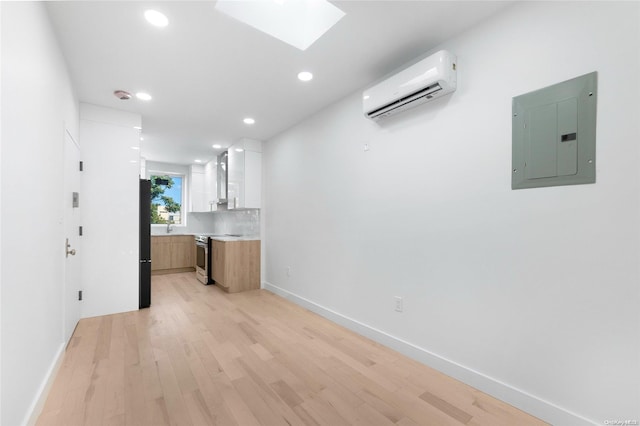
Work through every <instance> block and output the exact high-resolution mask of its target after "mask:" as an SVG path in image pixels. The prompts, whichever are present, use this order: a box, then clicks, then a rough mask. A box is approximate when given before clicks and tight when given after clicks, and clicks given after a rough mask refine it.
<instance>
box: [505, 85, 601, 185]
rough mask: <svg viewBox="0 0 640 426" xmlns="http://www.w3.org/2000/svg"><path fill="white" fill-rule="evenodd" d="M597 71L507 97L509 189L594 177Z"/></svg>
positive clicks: (574, 182) (580, 181)
mask: <svg viewBox="0 0 640 426" xmlns="http://www.w3.org/2000/svg"><path fill="white" fill-rule="evenodd" d="M597 79H598V74H597V72H592V73H589V74H585V75H583V76H580V77H576V78H574V79H571V80H567V81H564V82H562V83H558V84H554V85H553V86H549V87H545V88H544V89H540V90H536V91H533V92H530V93H526V94H524V95H520V96H516V97H515V98H513V100H512V164H511V188H512V189H524V188H536V187H546V186H558V185H578V184H585V183H594V182H595V181H596V168H595V167H596V161H595V160H596V158H595V157H596V109H597V108H596V107H597V97H598V91H597V89H598V88H597V82H598V80H597Z"/></svg>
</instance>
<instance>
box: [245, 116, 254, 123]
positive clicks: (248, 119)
mask: <svg viewBox="0 0 640 426" xmlns="http://www.w3.org/2000/svg"><path fill="white" fill-rule="evenodd" d="M242 121H244V124H254V123H255V122H256V120H254V119H253V118H251V117H247V118H245V119H244V120H242Z"/></svg>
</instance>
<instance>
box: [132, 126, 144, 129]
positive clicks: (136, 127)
mask: <svg viewBox="0 0 640 426" xmlns="http://www.w3.org/2000/svg"><path fill="white" fill-rule="evenodd" d="M133 128H134V129H136V130H142V127H140V126H133Z"/></svg>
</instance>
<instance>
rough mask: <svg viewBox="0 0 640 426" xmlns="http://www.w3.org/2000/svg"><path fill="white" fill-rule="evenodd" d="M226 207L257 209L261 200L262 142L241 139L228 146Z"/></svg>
mask: <svg viewBox="0 0 640 426" xmlns="http://www.w3.org/2000/svg"><path fill="white" fill-rule="evenodd" d="M228 191H229V192H228V200H229V204H228V208H229V209H239V208H247V209H249V208H254V209H259V208H260V206H261V202H262V197H261V194H262V142H261V141H257V140H253V139H241V140H239V141H238V142H236V143H235V144H233V145H232V146H231V147H229V188H228Z"/></svg>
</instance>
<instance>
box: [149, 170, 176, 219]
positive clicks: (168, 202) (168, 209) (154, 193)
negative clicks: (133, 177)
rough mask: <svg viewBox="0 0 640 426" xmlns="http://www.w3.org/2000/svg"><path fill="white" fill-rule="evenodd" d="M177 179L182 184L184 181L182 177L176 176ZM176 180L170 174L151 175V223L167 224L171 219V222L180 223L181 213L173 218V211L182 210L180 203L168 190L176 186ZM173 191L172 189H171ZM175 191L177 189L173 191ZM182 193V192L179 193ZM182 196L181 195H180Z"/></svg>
mask: <svg viewBox="0 0 640 426" xmlns="http://www.w3.org/2000/svg"><path fill="white" fill-rule="evenodd" d="M175 179H176V180H179V182H180V184H181V182H182V177H176V178H175ZM175 184H176V182H175V181H174V177H172V176H169V175H164V176H151V223H152V224H166V223H167V222H169V221H171V223H180V222H181V220H180V214H178V215H177V216H178V217H177V220H176V219H175V218H174V219H173V220H171V218H172V217H174V215H172V214H171V213H178V212H180V207H181V206H180V203H178V202H176V201H175V200H174V199H173V197H172V196H170V195H167V192H168V191H169V190H170V189H171V188H173V187H174V185H175ZM169 192H171V191H169ZM173 192H175V191H173ZM179 194H181V192H180V193H179ZM180 197H181V195H180Z"/></svg>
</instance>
